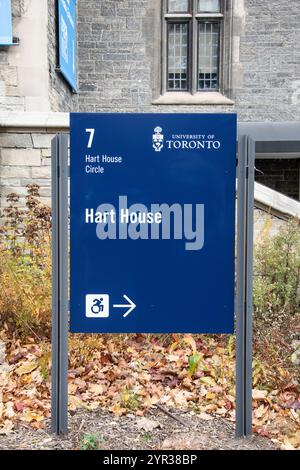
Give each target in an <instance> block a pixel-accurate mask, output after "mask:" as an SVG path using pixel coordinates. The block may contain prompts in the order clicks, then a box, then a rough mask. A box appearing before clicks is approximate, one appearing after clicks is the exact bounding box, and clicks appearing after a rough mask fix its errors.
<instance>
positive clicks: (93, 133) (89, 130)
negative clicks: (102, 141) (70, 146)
mask: <svg viewBox="0 0 300 470" xmlns="http://www.w3.org/2000/svg"><path fill="white" fill-rule="evenodd" d="M85 132H86V133H87V134H90V136H89V141H88V144H87V148H88V149H90V148H91V147H92V145H93V139H94V135H95V129H86V130H85Z"/></svg>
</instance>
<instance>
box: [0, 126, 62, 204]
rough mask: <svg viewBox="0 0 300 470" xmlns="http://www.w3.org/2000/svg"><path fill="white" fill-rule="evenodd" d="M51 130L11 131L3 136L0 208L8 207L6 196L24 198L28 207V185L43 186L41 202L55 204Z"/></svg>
mask: <svg viewBox="0 0 300 470" xmlns="http://www.w3.org/2000/svg"><path fill="white" fill-rule="evenodd" d="M53 137H54V134H49V133H48V132H47V130H46V129H45V130H32V131H28V130H26V131H25V130H23V131H22V130H20V131H19V132H16V131H15V130H11V131H8V132H2V133H0V207H5V206H6V196H7V195H8V194H10V193H16V194H18V195H19V196H20V207H23V206H24V205H25V202H26V200H25V196H26V186H27V185H28V184H32V183H36V184H38V185H39V186H40V194H41V200H42V201H43V202H44V203H45V204H48V205H50V204H51V199H50V197H51V150H50V148H51V139H52V138H53Z"/></svg>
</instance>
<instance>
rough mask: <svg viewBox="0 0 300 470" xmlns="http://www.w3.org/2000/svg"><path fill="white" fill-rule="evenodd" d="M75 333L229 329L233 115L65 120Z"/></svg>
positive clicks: (81, 116)
mask: <svg viewBox="0 0 300 470" xmlns="http://www.w3.org/2000/svg"><path fill="white" fill-rule="evenodd" d="M70 162H71V163H70V164H71V246H70V249H71V299H70V310H71V331H72V332H82V333H93V332H94V333H96V332H99V333H130V332H132V333H134V332H143V333H172V332H177V333H180V332H181V333H184V332H189V333H233V324H234V259H235V249H234V248H235V184H236V183H235V182H236V115H235V114H164V113H162V114H71V159H70Z"/></svg>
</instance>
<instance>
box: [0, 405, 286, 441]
mask: <svg viewBox="0 0 300 470" xmlns="http://www.w3.org/2000/svg"><path fill="white" fill-rule="evenodd" d="M172 414H173V417H171V416H168V415H167V414H165V413H164V412H162V411H161V410H159V409H155V410H152V411H151V412H149V413H148V414H147V415H146V416H145V417H138V416H135V415H127V416H121V417H116V416H114V415H112V414H111V413H109V412H107V411H93V412H87V411H78V412H76V413H74V414H73V415H71V416H70V417H69V434H68V436H67V437H60V438H58V437H57V436H54V435H53V434H51V433H50V430H49V422H47V427H46V429H43V430H37V431H35V430H33V429H32V428H31V427H30V426H28V425H23V424H19V425H18V426H17V427H16V429H15V430H14V431H13V432H12V433H10V434H9V435H7V436H0V449H1V450H4V449H14V450H17V449H26V450H28V449H31V450H48V449H50V450H51V449H58V450H76V449H77V450H80V449H82V448H83V440H84V438H87V435H89V436H91V435H92V441H93V442H95V441H96V442H97V444H98V447H99V449H102V450H139V449H145V450H209V449H216V450H229V449H234V450H274V449H278V448H277V447H276V446H275V444H273V443H272V442H271V441H270V440H269V439H266V438H263V437H259V436H252V437H251V438H249V439H236V438H235V436H234V425H233V424H232V423H231V422H228V421H226V420H224V419H221V418H212V419H210V418H209V417H208V416H205V417H204V418H205V419H203V417H201V416H199V415H197V414H191V413H183V412H179V411H178V410H172Z"/></svg>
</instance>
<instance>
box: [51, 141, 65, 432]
mask: <svg viewBox="0 0 300 470" xmlns="http://www.w3.org/2000/svg"><path fill="white" fill-rule="evenodd" d="M51 401H52V403H51V406H52V413H51V429H52V432H54V433H56V434H66V433H67V432H68V136H67V135H66V134H59V135H57V136H56V137H55V138H54V139H53V140H52V392H51Z"/></svg>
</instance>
